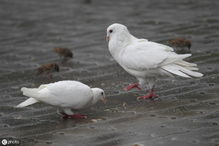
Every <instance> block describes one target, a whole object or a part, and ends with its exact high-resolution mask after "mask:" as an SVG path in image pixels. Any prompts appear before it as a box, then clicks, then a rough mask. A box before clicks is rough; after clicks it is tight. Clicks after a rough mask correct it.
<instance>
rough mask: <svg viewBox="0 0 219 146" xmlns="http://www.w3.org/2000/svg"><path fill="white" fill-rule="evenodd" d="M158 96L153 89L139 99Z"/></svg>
mask: <svg viewBox="0 0 219 146" xmlns="http://www.w3.org/2000/svg"><path fill="white" fill-rule="evenodd" d="M156 97H157V95H156V94H155V92H154V90H153V89H151V90H150V91H149V93H148V94H147V95H144V96H140V97H138V98H137V99H152V98H156Z"/></svg>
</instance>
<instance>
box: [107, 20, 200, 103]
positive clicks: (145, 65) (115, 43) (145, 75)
mask: <svg viewBox="0 0 219 146" xmlns="http://www.w3.org/2000/svg"><path fill="white" fill-rule="evenodd" d="M107 40H108V41H109V44H108V47H109V51H110V53H111V55H112V56H113V58H114V59H115V60H116V61H117V62H118V63H119V64H120V65H121V67H122V68H123V69H124V70H126V71H127V72H128V73H129V74H131V75H133V76H135V77H136V78H137V80H138V81H139V83H134V84H131V85H129V86H127V87H126V88H124V89H125V90H131V89H132V88H138V89H142V88H144V89H145V88H148V89H149V94H147V95H145V96H141V97H138V98H142V99H146V98H152V97H156V94H155V93H154V86H155V81H156V80H157V77H159V76H166V75H167V76H171V77H173V75H178V76H181V77H185V78H191V77H202V76H203V74H201V73H199V72H195V70H198V68H197V65H196V64H194V63H189V62H186V61H184V60H183V59H185V58H187V57H189V56H191V54H183V55H179V54H176V53H175V52H174V50H173V48H171V47H169V46H166V45H162V44H159V43H155V42H151V41H148V40H146V39H138V38H136V37H134V36H133V35H131V34H130V33H129V31H128V29H127V27H126V26H124V25H122V24H118V23H115V24H112V25H110V26H109V27H108V28H107Z"/></svg>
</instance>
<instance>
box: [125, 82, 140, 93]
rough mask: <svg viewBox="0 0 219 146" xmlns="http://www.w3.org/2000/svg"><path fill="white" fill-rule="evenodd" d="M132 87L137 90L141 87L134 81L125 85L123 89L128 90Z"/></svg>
mask: <svg viewBox="0 0 219 146" xmlns="http://www.w3.org/2000/svg"><path fill="white" fill-rule="evenodd" d="M133 88H137V89H138V90H141V88H140V87H139V84H138V83H134V84H131V85H128V86H127V87H125V88H124V90H125V91H129V90H131V89H133Z"/></svg>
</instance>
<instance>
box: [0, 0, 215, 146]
mask: <svg viewBox="0 0 219 146" xmlns="http://www.w3.org/2000/svg"><path fill="white" fill-rule="evenodd" d="M218 8H219V2H218V0H200V1H198V0H135V1H134V0H132V1H125V0H101V1H100V0H99V1H98V0H62V1H60V0H19V1H13V0H1V1H0V138H5V137H12V138H17V139H19V140H21V143H22V145H66V146H68V145H77V146H79V145H80V146H87V145H92V146H96V145H98V146H114V145H115V146H116V145H118V146H120V145H124V146H128V145H146V146H158V145H162V146H175V145H178V146H185V145H189V146H193V145H194V146H195V145H197V146H211V145H212V146H213V145H219V128H218V124H219V121H218V120H219V119H218V117H219V106H218V105H219V100H218V95H219V93H218V91H219V88H218V87H219V86H218V81H219V74H218V69H219V68H218V63H219V48H218V46H219V32H218V29H219V9H218ZM115 22H117V23H122V24H124V25H126V26H127V27H128V28H129V30H130V32H131V33H132V34H133V35H135V36H136V37H139V38H146V39H148V40H151V41H155V42H161V43H164V42H166V40H168V39H172V38H176V37H183V38H187V39H189V40H190V41H191V42H192V47H191V53H192V54H193V56H192V57H191V58H190V59H189V60H188V61H190V62H194V63H197V64H198V66H199V68H200V72H202V73H203V74H204V77H202V78H200V79H182V78H176V79H172V78H165V79H162V80H159V82H158V83H157V87H156V88H157V91H158V95H159V99H157V100H155V101H150V100H147V101H142V102H138V101H136V97H138V96H139V95H142V94H144V92H139V91H137V90H136V91H132V92H125V91H123V90H122V89H123V87H124V86H126V85H128V84H129V83H132V82H134V81H135V78H133V77H131V76H129V75H128V74H127V73H126V72H124V71H123V69H122V68H121V67H119V66H118V65H117V63H116V62H115V61H114V60H113V59H112V57H111V55H110V53H109V51H108V47H107V42H106V41H105V36H106V28H107V27H108V26H109V25H110V24H112V23H115ZM56 47H65V48H69V49H70V50H71V51H72V52H73V53H74V57H73V59H71V60H69V61H67V62H66V63H64V64H63V63H60V58H59V56H58V55H57V54H56V53H54V52H53V48H56ZM46 63H58V64H59V65H60V72H57V73H54V74H53V78H52V79H48V78H47V77H46V76H37V75H36V73H37V68H38V67H39V66H40V65H42V64H46ZM59 80H79V81H81V82H84V83H86V84H88V85H90V86H92V87H101V88H103V89H105V91H106V94H107V97H108V100H109V102H108V103H107V104H106V105H103V104H101V103H100V104H98V105H96V106H93V107H91V108H89V109H86V110H84V111H82V113H83V112H84V113H85V114H87V115H88V116H89V118H88V119H86V120H72V119H68V120H63V119H62V118H61V117H60V116H59V115H57V114H56V109H55V108H53V107H50V106H47V105H45V104H36V105H34V106H30V107H27V108H23V109H16V108H14V106H16V105H17V104H18V103H20V102H21V101H23V100H25V99H26V97H24V96H23V95H22V94H21V92H20V88H21V87H24V86H26V87H37V86H39V85H40V84H45V83H50V82H55V81H59Z"/></svg>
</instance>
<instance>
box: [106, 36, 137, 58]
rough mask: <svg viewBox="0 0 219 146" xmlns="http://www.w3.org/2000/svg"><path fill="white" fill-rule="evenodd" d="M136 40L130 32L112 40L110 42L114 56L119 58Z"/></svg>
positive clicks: (110, 48)
mask: <svg viewBox="0 0 219 146" xmlns="http://www.w3.org/2000/svg"><path fill="white" fill-rule="evenodd" d="M135 39H136V38H135V37H134V36H133V35H131V34H130V33H129V32H125V33H124V32H123V33H120V34H118V35H116V36H114V37H113V38H112V40H110V42H109V50H110V53H111V54H112V56H114V57H115V58H117V56H119V54H120V53H121V52H122V51H123V50H124V49H125V48H126V47H127V46H128V45H129V44H131V43H132V42H133V41H134V40H135Z"/></svg>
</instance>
